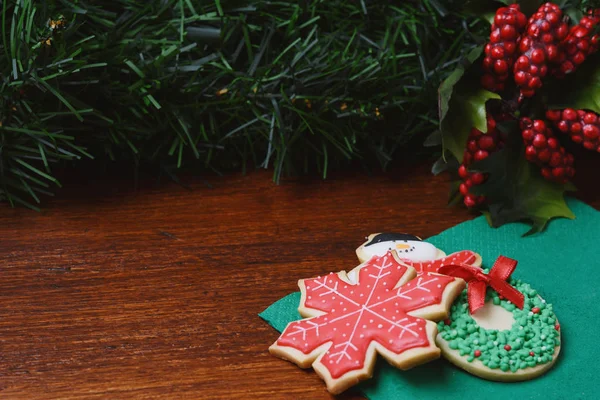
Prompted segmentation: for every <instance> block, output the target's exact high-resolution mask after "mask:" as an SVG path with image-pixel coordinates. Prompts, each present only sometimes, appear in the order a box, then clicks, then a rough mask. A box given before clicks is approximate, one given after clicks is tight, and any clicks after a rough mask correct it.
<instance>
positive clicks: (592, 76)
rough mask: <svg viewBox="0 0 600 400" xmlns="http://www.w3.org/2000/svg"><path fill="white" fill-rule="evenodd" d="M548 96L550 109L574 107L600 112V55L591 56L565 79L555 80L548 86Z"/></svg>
mask: <svg viewBox="0 0 600 400" xmlns="http://www.w3.org/2000/svg"><path fill="white" fill-rule="evenodd" d="M565 88H569V90H565ZM546 96H547V104H548V108H550V109H563V108H574V109H576V110H582V109H585V110H590V111H594V112H596V113H600V56H599V55H595V56H594V57H590V58H589V59H587V60H586V61H585V63H584V64H582V66H581V67H580V68H579V69H578V70H577V71H576V72H575V73H573V74H569V75H567V77H565V79H562V80H556V79H555V80H553V82H552V83H551V84H549V85H547V87H546Z"/></svg>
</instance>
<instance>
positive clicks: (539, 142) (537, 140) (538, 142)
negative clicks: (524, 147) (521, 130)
mask: <svg viewBox="0 0 600 400" xmlns="http://www.w3.org/2000/svg"><path fill="white" fill-rule="evenodd" d="M533 146H534V147H536V148H538V149H542V148H544V147H546V136H544V134H542V133H538V134H537V135H535V136H534V138H533Z"/></svg>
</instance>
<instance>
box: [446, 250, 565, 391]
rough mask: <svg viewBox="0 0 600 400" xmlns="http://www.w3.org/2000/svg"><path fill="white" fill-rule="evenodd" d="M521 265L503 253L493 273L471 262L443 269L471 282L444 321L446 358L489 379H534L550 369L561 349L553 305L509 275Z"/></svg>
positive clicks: (528, 286) (508, 380) (525, 284)
mask: <svg viewBox="0 0 600 400" xmlns="http://www.w3.org/2000/svg"><path fill="white" fill-rule="evenodd" d="M502 266H504V270H501V268H500V267H502ZM515 267H516V261H514V260H511V259H509V258H506V257H502V256H501V257H500V258H499V259H498V261H496V263H495V264H494V266H493V267H492V269H491V270H490V271H489V273H488V271H487V270H481V269H480V270H479V271H477V269H476V268H473V267H471V266H446V267H442V268H440V270H439V272H440V273H445V274H448V275H453V276H458V277H461V278H463V279H465V280H466V281H467V282H468V284H467V285H468V288H467V290H466V291H463V293H462V294H461V295H460V296H459V297H458V299H457V300H456V302H455V303H454V304H453V305H452V307H451V310H450V317H449V318H448V319H446V320H445V321H442V322H440V323H439V324H438V331H439V334H438V335H437V340H436V343H437V344H438V346H439V347H440V348H441V350H442V355H443V356H444V358H446V359H448V360H449V361H450V362H452V363H453V364H455V365H456V366H458V367H460V368H462V369H464V370H466V371H468V372H470V373H471V374H473V375H476V376H479V377H481V378H484V379H489V380H494V381H504V382H514V381H523V380H528V379H533V378H535V377H537V376H539V375H541V374H543V373H544V372H546V371H547V370H549V369H550V368H551V367H552V365H554V362H555V361H556V358H557V357H558V354H559V352H560V325H559V323H558V320H557V318H556V316H555V315H554V312H553V310H552V305H551V304H548V303H546V301H545V300H544V299H543V298H542V297H540V296H539V294H538V293H537V291H536V290H534V289H533V288H532V287H531V286H530V285H529V284H527V283H524V282H522V281H520V280H516V279H509V278H510V274H511V273H512V271H513V270H514V268H515ZM498 271H500V272H498ZM471 273H472V274H471ZM488 285H490V286H491V288H488V287H487V286H488ZM495 285H499V286H497V287H494V286H495ZM500 286H502V287H500ZM508 288H511V289H512V290H511V289H508ZM498 290H499V291H500V292H502V293H503V294H504V296H503V295H501V294H499V293H498ZM504 290H508V291H507V292H504ZM517 293H518V294H519V295H520V296H518V295H517ZM515 296H516V297H515ZM508 298H511V299H512V300H513V301H510V300H509V299H508Z"/></svg>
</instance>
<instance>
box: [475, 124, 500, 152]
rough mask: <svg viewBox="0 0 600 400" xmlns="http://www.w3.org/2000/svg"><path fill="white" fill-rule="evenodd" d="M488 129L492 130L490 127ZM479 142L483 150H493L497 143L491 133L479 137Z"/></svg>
mask: <svg viewBox="0 0 600 400" xmlns="http://www.w3.org/2000/svg"><path fill="white" fill-rule="evenodd" d="M488 130H490V129H489V127H488ZM477 143H478V144H479V147H480V148H482V149H483V150H492V149H493V148H494V147H495V145H496V140H495V138H494V137H492V136H491V135H483V136H481V137H480V138H479V140H478V142H477Z"/></svg>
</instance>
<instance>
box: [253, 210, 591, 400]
mask: <svg viewBox="0 0 600 400" xmlns="http://www.w3.org/2000/svg"><path fill="white" fill-rule="evenodd" d="M568 203H569V206H570V207H571V209H572V210H573V212H574V213H575V215H576V216H577V218H576V219H575V220H568V219H557V220H554V221H552V222H551V223H550V224H549V226H548V227H547V229H546V230H545V231H544V232H543V233H541V234H538V235H534V236H528V237H522V235H523V233H525V232H527V230H528V229H529V228H528V226H527V225H525V224H520V223H515V224H508V225H505V226H502V227H500V228H497V229H493V228H490V227H489V226H488V224H487V222H486V221H485V219H484V218H483V217H479V218H476V219H474V220H472V221H468V222H464V223H462V224H459V225H457V226H455V227H453V228H451V229H448V230H446V231H444V232H442V233H441V234H439V235H437V236H434V237H431V238H429V239H428V240H427V241H429V242H431V243H433V244H435V245H436V246H437V247H439V248H440V249H442V250H444V251H446V252H447V253H451V252H454V251H459V250H474V251H477V252H478V253H479V254H481V256H482V257H483V262H484V266H487V267H490V266H491V265H492V263H493V262H494V260H496V258H497V257H498V256H499V255H501V254H502V255H505V256H507V257H511V258H514V259H516V260H518V261H519V264H518V266H517V269H516V271H515V273H514V274H513V276H514V277H516V278H519V279H522V280H523V281H525V282H528V283H529V284H531V286H532V287H533V288H534V289H536V290H537V291H538V292H539V293H540V295H541V296H542V297H543V298H545V299H546V301H548V302H549V303H552V304H553V306H554V311H555V313H556V316H557V317H558V320H559V322H560V325H561V333H562V348H561V352H560V355H559V358H558V360H557V362H556V364H555V365H554V367H553V368H552V369H551V370H550V371H549V372H547V373H546V374H545V375H542V376H541V377H538V378H536V379H534V380H531V381H527V382H518V383H498V382H490V381H486V380H483V379H479V378H477V377H475V376H473V375H470V374H468V373H467V372H465V371H463V370H461V369H458V368H457V367H454V366H453V365H452V364H450V363H449V362H448V361H446V360H445V359H443V358H440V359H439V360H436V361H433V362H431V363H428V364H425V365H422V366H419V367H415V368H413V369H412V370H409V371H400V370H397V369H395V368H393V367H391V366H390V365H388V364H387V363H386V362H385V360H383V359H382V358H381V357H379V358H378V360H377V366H376V372H375V374H374V377H373V379H370V380H367V381H365V382H363V383H361V384H360V385H359V389H360V390H361V391H362V392H363V393H364V394H365V395H366V396H367V397H368V398H370V399H372V400H389V399H419V400H424V399H435V400H443V399H453V400H454V399H464V398H467V396H472V397H473V398H474V399H485V400H493V399H504V400H517V399H518V400H522V399H547V400H555V399H556V400H558V399H568V400H573V399H598V398H600V392H599V390H598V389H600V380H599V379H600V377H599V376H598V372H597V371H598V370H599V366H600V323H599V317H598V315H599V311H600V305H599V304H598V302H599V301H600V295H599V293H600V290H599V286H600V213H599V212H598V211H596V210H594V209H593V208H591V207H589V206H588V205H586V204H584V203H582V202H580V201H578V200H573V199H569V201H568ZM367 233H368V232H367ZM352 250H353V249H348V251H352ZM353 267H354V266H353V265H349V266H348V268H347V269H348V270H349V269H351V268H353ZM323 272H329V271H323ZM299 301H300V294H299V293H293V294H290V295H288V296H286V297H284V298H283V299H281V300H279V301H278V302H276V303H274V304H273V305H271V306H270V307H269V308H267V309H266V310H265V311H264V312H263V313H261V314H260V316H261V317H262V318H263V319H264V320H265V321H267V322H268V323H269V324H271V325H272V326H273V327H274V328H275V329H277V330H278V331H282V330H283V329H284V328H285V326H286V325H287V324H288V323H289V322H290V321H292V320H296V319H300V318H301V317H300V315H299V314H298V311H297V308H298V303H299ZM268 345H270V343H268V344H265V348H266V347H267V346H268Z"/></svg>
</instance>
